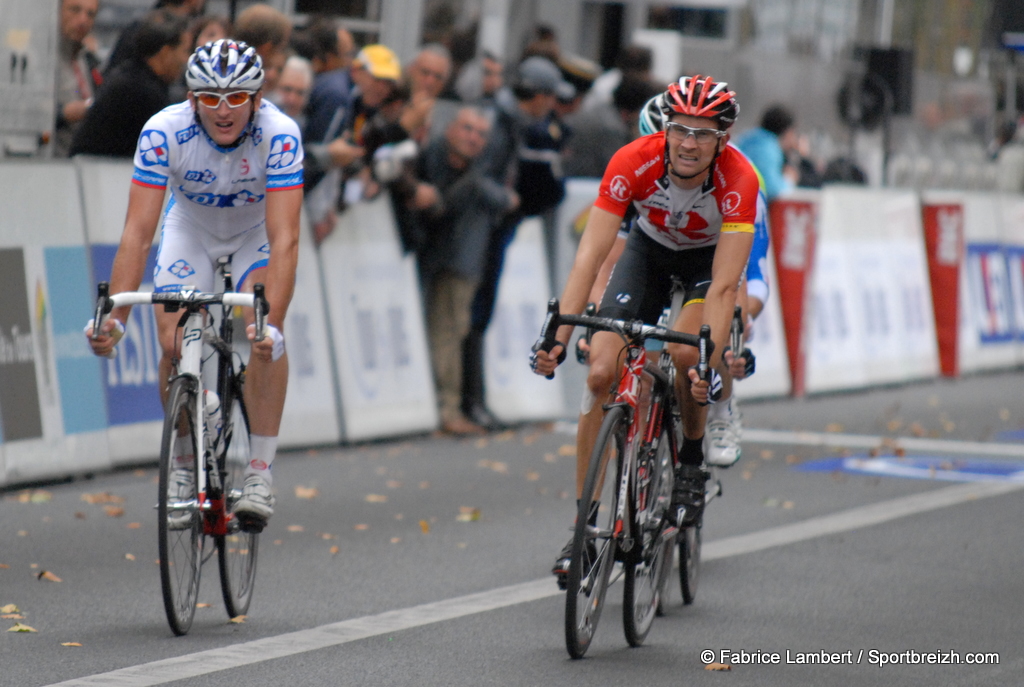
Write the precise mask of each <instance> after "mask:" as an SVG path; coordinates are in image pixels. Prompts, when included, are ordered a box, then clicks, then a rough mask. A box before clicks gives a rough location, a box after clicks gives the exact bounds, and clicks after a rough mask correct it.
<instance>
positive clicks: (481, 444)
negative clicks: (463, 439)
mask: <svg viewBox="0 0 1024 687" xmlns="http://www.w3.org/2000/svg"><path fill="white" fill-rule="evenodd" d="M474 446H476V447H477V448H487V439H484V438H482V437H481V438H480V439H477V440H476V443H475V444H474Z"/></svg>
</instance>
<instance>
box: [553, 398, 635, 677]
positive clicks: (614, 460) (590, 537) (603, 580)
mask: <svg viewBox="0 0 1024 687" xmlns="http://www.w3.org/2000/svg"><path fill="white" fill-rule="evenodd" d="M626 429H627V422H626V411H625V409H623V408H622V407H621V406H616V407H614V408H612V409H611V410H609V411H608V413H607V415H605V418H604V422H603V423H602V424H601V430H600V431H599V432H598V435H597V442H596V443H595V444H594V452H593V454H592V455H591V458H590V467H589V468H588V470H587V478H586V480H585V481H584V484H583V496H582V498H581V499H580V507H579V511H578V512H577V515H576V528H575V534H574V536H573V544H572V557H571V559H570V563H569V574H568V576H567V580H566V597H565V645H566V648H567V649H568V650H569V655H570V656H572V657H573V658H583V656H584V654H586V653H587V649H589V648H590V642H591V640H592V639H593V638H594V631H595V630H596V629H597V623H598V620H600V618H601V609H602V607H603V605H604V596H605V592H607V591H608V579H609V577H610V575H611V571H612V566H613V565H614V564H615V549H616V538H615V537H616V535H615V513H616V512H617V510H618V508H617V506H618V498H619V494H618V487H619V475H620V472H621V470H622V464H623V450H624V448H625V446H624V444H625V436H626ZM594 503H596V504H598V508H597V509H596V512H595V513H594V514H593V516H592V515H591V504H594Z"/></svg>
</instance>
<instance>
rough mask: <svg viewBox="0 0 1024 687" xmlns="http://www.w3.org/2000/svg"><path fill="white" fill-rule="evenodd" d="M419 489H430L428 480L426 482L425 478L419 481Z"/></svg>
mask: <svg viewBox="0 0 1024 687" xmlns="http://www.w3.org/2000/svg"><path fill="white" fill-rule="evenodd" d="M420 489H430V482H427V481H426V480H424V481H423V482H420Z"/></svg>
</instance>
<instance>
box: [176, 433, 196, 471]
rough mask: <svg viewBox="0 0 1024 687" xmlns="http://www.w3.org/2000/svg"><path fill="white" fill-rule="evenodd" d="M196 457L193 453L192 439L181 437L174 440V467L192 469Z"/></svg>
mask: <svg viewBox="0 0 1024 687" xmlns="http://www.w3.org/2000/svg"><path fill="white" fill-rule="evenodd" d="M195 461H196V457H195V456H194V455H193V451H192V438H191V437H187V436H184V437H183V436H179V437H176V438H175V439H174V467H176V468H192V467H194V466H195Z"/></svg>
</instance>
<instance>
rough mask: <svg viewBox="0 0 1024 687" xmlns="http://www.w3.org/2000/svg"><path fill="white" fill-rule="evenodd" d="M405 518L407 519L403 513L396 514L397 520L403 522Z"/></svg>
mask: <svg viewBox="0 0 1024 687" xmlns="http://www.w3.org/2000/svg"><path fill="white" fill-rule="evenodd" d="M404 517H405V516H404V515H402V514H401V513H395V520H401V519H403V518H404Z"/></svg>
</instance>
